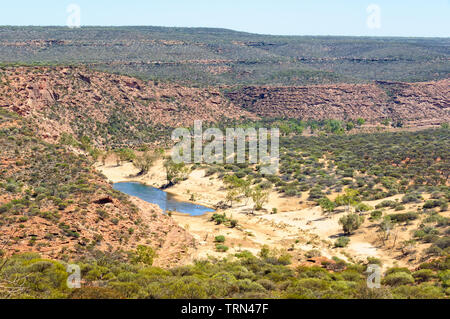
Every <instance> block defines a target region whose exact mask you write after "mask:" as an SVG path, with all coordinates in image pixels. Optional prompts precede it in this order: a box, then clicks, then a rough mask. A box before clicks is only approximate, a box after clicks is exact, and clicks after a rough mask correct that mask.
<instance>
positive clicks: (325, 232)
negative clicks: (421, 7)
mask: <svg viewBox="0 0 450 319" xmlns="http://www.w3.org/2000/svg"><path fill="white" fill-rule="evenodd" d="M96 168H97V169H98V170H99V171H100V172H102V173H103V174H104V175H105V176H106V177H107V178H108V179H109V180H110V181H111V182H114V183H117V182H130V181H136V182H141V183H144V184H146V185H149V186H153V187H161V186H162V185H164V184H165V183H166V179H165V172H164V168H163V163H162V161H159V162H157V163H156V164H155V166H154V167H153V168H152V169H151V170H150V172H149V174H147V175H146V176H139V177H136V174H137V172H138V170H137V169H136V168H135V167H134V166H133V164H132V163H126V164H124V165H121V166H117V165H116V164H115V163H112V162H111V163H110V162H107V163H106V165H101V164H97V165H96ZM168 191H169V192H170V193H171V194H174V195H175V196H176V197H177V198H178V199H179V200H183V201H190V199H192V196H193V197H194V201H195V203H197V204H200V205H205V206H208V207H214V205H215V204H217V203H218V202H220V201H223V200H224V199H225V194H226V192H225V190H224V188H223V183H222V181H220V180H219V179H218V178H217V177H214V176H213V177H206V176H205V171H204V170H195V171H193V172H191V173H190V175H189V178H188V179H187V180H186V181H183V182H181V183H179V184H177V185H175V186H174V187H172V188H170V190H168ZM306 196H307V194H306V193H304V194H303V196H302V197H289V198H286V197H282V196H281V195H280V194H278V193H276V192H272V193H271V194H270V196H269V202H268V204H267V205H265V208H266V212H262V213H257V214H256V215H251V214H248V212H249V211H251V207H252V203H251V201H249V202H248V203H245V202H241V203H237V204H235V206H234V207H233V208H231V209H227V210H225V211H221V212H223V213H225V214H226V215H227V216H228V217H230V218H232V219H235V220H237V221H238V227H236V228H229V227H227V226H224V225H216V224H215V223H214V222H212V221H210V218H211V215H212V214H211V213H210V214H206V215H203V216H199V217H191V216H188V215H186V214H179V213H174V214H173V215H172V217H173V218H174V219H175V221H176V222H177V223H178V224H179V225H180V226H181V227H183V228H185V229H186V230H187V231H189V232H190V233H191V234H192V235H193V236H194V238H195V239H196V242H197V245H196V249H195V250H194V251H192V253H191V260H194V259H200V258H204V257H207V256H215V257H224V256H225V255H226V254H224V253H220V252H217V251H216V249H215V245H216V243H215V242H214V238H215V236H218V235H224V236H225V238H226V242H225V245H226V246H228V247H229V250H228V253H236V252H239V251H242V250H249V251H251V252H253V253H257V252H258V251H259V250H260V249H261V247H262V246H263V245H268V246H269V247H271V248H272V249H275V250H279V251H288V250H289V253H290V254H291V255H292V256H293V263H294V264H296V263H299V262H301V261H304V260H305V257H304V253H305V252H306V251H309V250H312V249H318V250H320V251H321V253H322V255H323V256H325V257H328V258H331V257H332V256H337V257H339V258H342V259H346V260H351V261H358V260H363V261H365V260H367V257H377V258H380V259H381V260H382V261H383V263H384V265H385V266H393V265H395V264H398V265H408V263H407V262H406V261H404V260H402V259H398V260H396V259H395V258H394V257H396V253H394V252H393V251H392V249H389V248H387V247H382V246H381V245H380V243H378V242H377V236H378V235H377V233H376V228H374V227H373V225H372V223H371V222H369V221H368V220H366V223H365V224H364V227H362V228H361V229H360V230H358V231H357V232H356V233H355V234H354V235H352V237H351V243H350V245H349V246H348V247H347V248H345V249H342V248H339V249H336V248H334V247H333V246H334V245H333V244H334V241H335V240H336V238H338V237H339V236H341V235H342V230H341V226H340V225H339V222H338V221H339V218H341V217H342V216H343V215H345V212H340V213H339V212H338V213H334V214H333V215H330V216H325V215H324V214H323V213H322V211H321V209H320V208H319V207H313V206H312V205H311V204H308V203H307V201H306ZM399 197H400V195H397V196H396V197H395V198H399ZM395 198H392V199H395ZM376 203H377V202H371V203H370V204H371V205H372V206H373V205H375V204H376ZM274 207H276V208H277V209H278V211H279V213H278V214H275V215H274V214H270V213H268V212H270V211H271V210H272V208H274ZM400 237H401V238H403V237H404V238H405V239H406V238H407V235H406V233H405V235H402V234H400Z"/></svg>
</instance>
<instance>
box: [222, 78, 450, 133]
mask: <svg viewBox="0 0 450 319" xmlns="http://www.w3.org/2000/svg"><path fill="white" fill-rule="evenodd" d="M227 97H229V98H230V99H231V101H232V102H233V103H234V104H236V105H241V106H242V107H243V108H245V109H246V110H247V111H249V112H252V113H255V114H256V115H259V116H266V117H288V118H299V119H316V120H317V119H330V118H332V119H340V120H349V119H357V118H364V119H367V120H371V121H380V120H382V119H392V120H398V121H404V122H409V123H410V124H416V125H417V124H439V123H443V122H448V121H449V120H450V80H449V79H445V80H441V81H435V82H426V83H411V84H410V83H392V82H376V83H373V84H339V85H318V86H307V87H245V88H242V89H240V90H235V91H233V92H230V93H227Z"/></svg>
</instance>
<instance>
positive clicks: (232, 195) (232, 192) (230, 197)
mask: <svg viewBox="0 0 450 319" xmlns="http://www.w3.org/2000/svg"><path fill="white" fill-rule="evenodd" d="M225 199H226V201H227V203H230V206H231V207H233V202H239V191H238V189H236V188H230V189H229V190H228V191H227V195H226V198H225Z"/></svg>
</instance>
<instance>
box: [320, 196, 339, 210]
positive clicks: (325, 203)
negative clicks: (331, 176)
mask: <svg viewBox="0 0 450 319" xmlns="http://www.w3.org/2000/svg"><path fill="white" fill-rule="evenodd" d="M318 203H319V205H320V207H321V208H322V210H323V212H328V213H332V212H333V211H334V210H335V209H336V204H335V203H333V202H332V201H331V200H330V199H329V198H328V197H323V198H321V199H319V201H318Z"/></svg>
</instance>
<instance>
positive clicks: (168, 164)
mask: <svg viewBox="0 0 450 319" xmlns="http://www.w3.org/2000/svg"><path fill="white" fill-rule="evenodd" d="M164 168H165V169H166V178H167V185H166V186H165V188H168V187H170V186H173V185H175V184H176V183H178V182H180V181H181V180H183V179H185V178H186V177H187V175H188V174H189V168H188V167H187V166H186V164H184V163H178V164H177V163H175V162H174V161H173V160H172V159H168V160H166V161H165V162H164Z"/></svg>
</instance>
